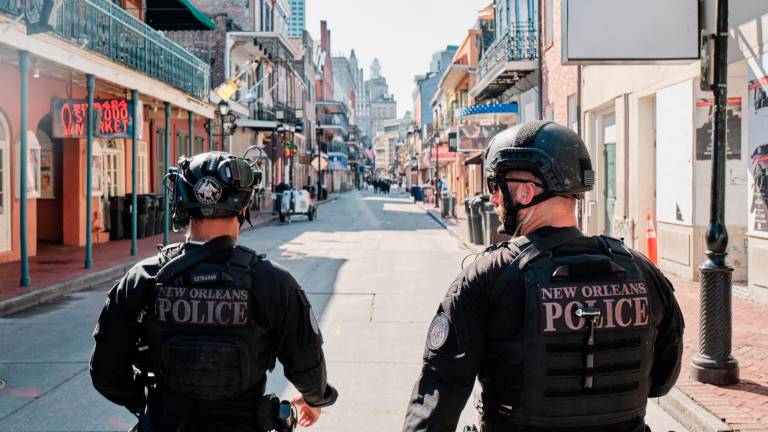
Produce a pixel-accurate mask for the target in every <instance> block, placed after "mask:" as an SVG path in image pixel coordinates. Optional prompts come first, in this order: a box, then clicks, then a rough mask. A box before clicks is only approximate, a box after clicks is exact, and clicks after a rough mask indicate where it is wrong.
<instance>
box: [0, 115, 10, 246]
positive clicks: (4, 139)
mask: <svg viewBox="0 0 768 432" xmlns="http://www.w3.org/2000/svg"><path fill="white" fill-rule="evenodd" d="M10 149H11V131H10V129H9V128H8V122H7V121H6V119H5V117H4V116H3V114H2V113H0V252H5V251H7V250H9V249H10V248H11V164H10V159H11V152H10Z"/></svg>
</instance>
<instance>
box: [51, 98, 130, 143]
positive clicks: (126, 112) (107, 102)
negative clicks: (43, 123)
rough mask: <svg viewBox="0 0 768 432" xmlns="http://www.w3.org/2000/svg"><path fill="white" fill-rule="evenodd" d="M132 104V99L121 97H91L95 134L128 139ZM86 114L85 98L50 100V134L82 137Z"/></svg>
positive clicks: (85, 130)
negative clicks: (51, 125)
mask: <svg viewBox="0 0 768 432" xmlns="http://www.w3.org/2000/svg"><path fill="white" fill-rule="evenodd" d="M132 107H133V102H131V101H129V100H127V99H122V98H120V99H97V100H94V101H93V109H94V116H95V127H94V130H93V134H94V136H97V137H103V138H130V137H131V133H132V132H133V122H132V121H131V109H132ZM87 114H88V101H87V100H85V99H58V100H55V101H54V102H53V136H54V137H56V138H85V137H86V134H87V129H86V126H87V123H86V118H87V117H88V115H87Z"/></svg>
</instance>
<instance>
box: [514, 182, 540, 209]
mask: <svg viewBox="0 0 768 432" xmlns="http://www.w3.org/2000/svg"><path fill="white" fill-rule="evenodd" d="M517 185H518V186H517V189H515V201H517V202H518V203H520V204H522V205H528V204H530V203H531V201H533V198H534V197H535V196H536V186H534V184H533V183H518V184H517Z"/></svg>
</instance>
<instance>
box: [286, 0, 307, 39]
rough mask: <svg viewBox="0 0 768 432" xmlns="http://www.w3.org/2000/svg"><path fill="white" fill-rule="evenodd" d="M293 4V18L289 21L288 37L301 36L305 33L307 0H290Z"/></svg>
mask: <svg viewBox="0 0 768 432" xmlns="http://www.w3.org/2000/svg"><path fill="white" fill-rule="evenodd" d="M288 1H289V2H290V4H291V18H290V22H289V23H288V37H291V38H300V37H303V35H304V27H305V24H304V17H305V11H304V3H305V0H288Z"/></svg>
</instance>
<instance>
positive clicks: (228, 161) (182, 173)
mask: <svg viewBox="0 0 768 432" xmlns="http://www.w3.org/2000/svg"><path fill="white" fill-rule="evenodd" d="M254 149H256V150H258V151H259V152H260V155H259V158H258V159H257V160H256V161H251V160H250V159H246V158H245V157H246V156H247V155H248V153H249V152H251V151H252V150H254ZM260 159H261V149H259V148H258V147H251V148H249V149H248V150H247V151H246V152H245V155H243V157H237V156H234V155H232V154H229V153H224V152H208V153H201V154H198V155H195V156H193V157H191V158H187V157H183V156H182V157H181V158H180V159H179V163H178V166H177V167H171V168H169V169H168V175H167V176H166V177H167V179H168V182H169V184H170V189H169V191H168V193H169V195H170V197H171V205H170V211H171V214H172V215H173V227H174V229H180V228H183V227H185V226H186V225H187V224H188V223H189V219H190V218H192V217H194V218H217V217H232V216H237V217H238V219H239V220H240V223H242V222H243V221H244V220H246V219H248V217H247V216H248V208H249V207H250V204H251V200H252V199H253V194H254V191H255V189H256V188H257V187H258V186H259V184H260V183H261V179H262V173H261V171H260V170H259V169H258V168H257V166H256V163H257V162H258V161H259V160H260ZM243 210H245V213H243Z"/></svg>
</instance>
